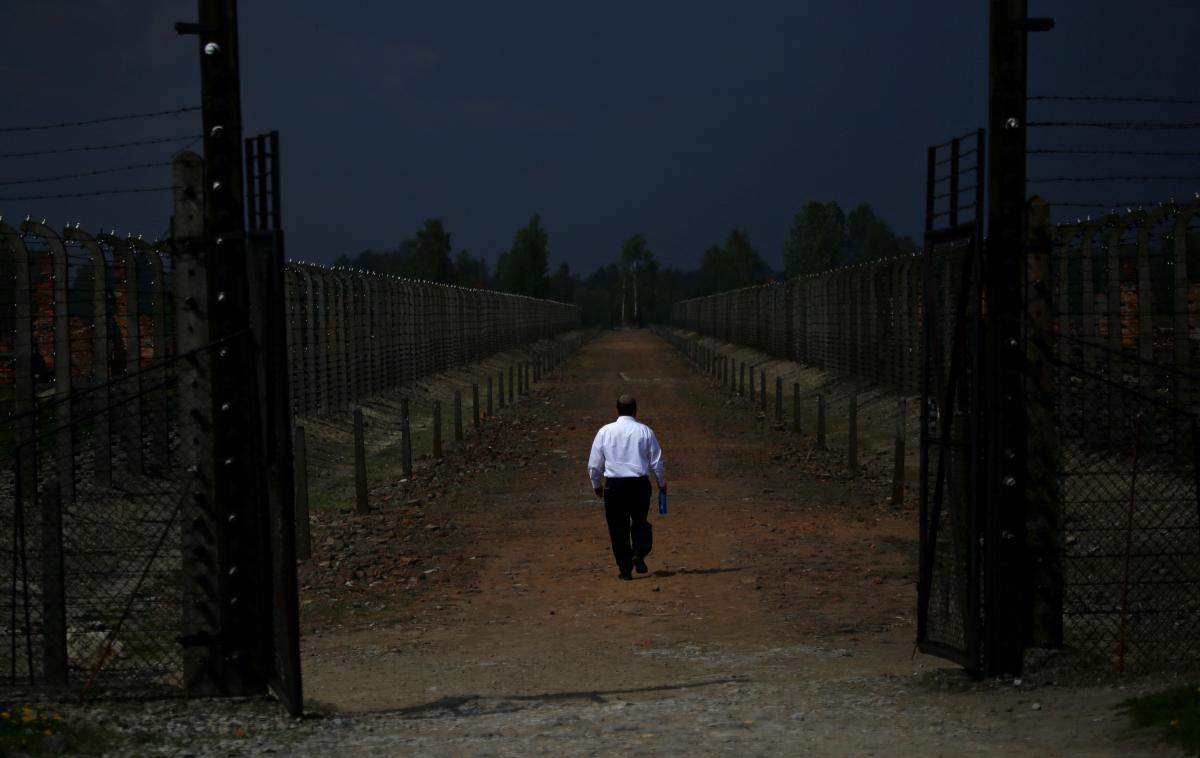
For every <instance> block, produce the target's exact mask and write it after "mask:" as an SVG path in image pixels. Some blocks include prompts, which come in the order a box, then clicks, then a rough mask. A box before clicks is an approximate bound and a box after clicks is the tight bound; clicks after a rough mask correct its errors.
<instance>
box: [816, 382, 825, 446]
mask: <svg viewBox="0 0 1200 758" xmlns="http://www.w3.org/2000/svg"><path fill="white" fill-rule="evenodd" d="M817 447H819V448H821V449H822V450H824V449H825V393H824V392H819V393H817Z"/></svg>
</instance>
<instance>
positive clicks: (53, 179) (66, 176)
mask: <svg viewBox="0 0 1200 758" xmlns="http://www.w3.org/2000/svg"><path fill="white" fill-rule="evenodd" d="M170 165H171V162H170V161H160V162H158V163H131V164H129V165H128V166H116V167H114V168H102V169H97V170H96V171H81V172H79V173H76V174H59V175H57V176H44V177H38V178H33V179H12V180H9V181H6V182H0V187H11V186H13V185H17V184H42V183H46V182H61V181H65V180H67V179H82V178H84V177H88V176H103V175H105V174H118V173H121V172H123V171H136V170H138V169H142V168H161V167H163V166H170Z"/></svg>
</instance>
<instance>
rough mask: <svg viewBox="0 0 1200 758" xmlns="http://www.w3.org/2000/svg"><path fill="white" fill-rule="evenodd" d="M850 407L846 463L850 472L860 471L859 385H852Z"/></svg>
mask: <svg viewBox="0 0 1200 758" xmlns="http://www.w3.org/2000/svg"><path fill="white" fill-rule="evenodd" d="M849 400H850V407H849V409H848V429H847V437H848V439H847V441H846V447H847V454H846V465H847V466H849V467H850V473H852V474H857V473H858V385H857V384H853V385H851V386H850V398H849Z"/></svg>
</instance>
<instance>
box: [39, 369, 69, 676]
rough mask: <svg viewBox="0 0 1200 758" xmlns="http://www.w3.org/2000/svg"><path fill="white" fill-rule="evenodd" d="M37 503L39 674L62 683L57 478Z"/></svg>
mask: <svg viewBox="0 0 1200 758" xmlns="http://www.w3.org/2000/svg"><path fill="white" fill-rule="evenodd" d="M60 357H61V356H60ZM38 500H39V505H40V511H41V518H42V524H41V532H42V540H41V542H42V544H41V548H42V550H41V553H42V667H43V671H42V673H43V677H44V679H45V681H46V682H48V683H53V684H66V683H67V586H66V576H65V571H64V563H63V523H62V513H63V492H62V489H61V485H60V484H59V482H58V480H57V479H50V480H48V481H47V482H46V484H45V485H43V487H42V492H41V497H40V498H38Z"/></svg>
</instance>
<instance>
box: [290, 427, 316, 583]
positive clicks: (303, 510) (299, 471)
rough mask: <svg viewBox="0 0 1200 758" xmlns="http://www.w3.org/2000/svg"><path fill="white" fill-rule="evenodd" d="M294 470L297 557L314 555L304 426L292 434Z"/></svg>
mask: <svg viewBox="0 0 1200 758" xmlns="http://www.w3.org/2000/svg"><path fill="white" fill-rule="evenodd" d="M292 456H293V460H292V471H293V475H294V476H295V482H296V484H295V486H296V559H297V560H301V561H307V560H308V559H309V558H311V557H312V530H311V529H310V528H309V518H308V443H307V441H306V438H305V436H304V427H302V426H298V427H296V431H295V434H293V435H292Z"/></svg>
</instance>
